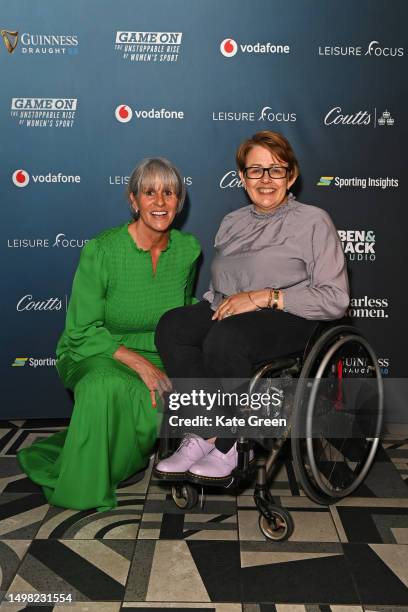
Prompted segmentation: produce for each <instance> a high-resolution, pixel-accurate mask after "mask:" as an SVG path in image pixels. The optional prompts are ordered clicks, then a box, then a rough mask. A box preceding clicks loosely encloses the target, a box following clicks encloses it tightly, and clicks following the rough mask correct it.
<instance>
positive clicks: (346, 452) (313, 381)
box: [156, 320, 384, 541]
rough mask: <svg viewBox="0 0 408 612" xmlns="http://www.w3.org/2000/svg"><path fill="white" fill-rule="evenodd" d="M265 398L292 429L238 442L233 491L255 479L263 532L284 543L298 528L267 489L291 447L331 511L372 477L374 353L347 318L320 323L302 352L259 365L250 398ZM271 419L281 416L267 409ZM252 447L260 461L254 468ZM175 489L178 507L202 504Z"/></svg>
mask: <svg viewBox="0 0 408 612" xmlns="http://www.w3.org/2000/svg"><path fill="white" fill-rule="evenodd" d="M260 392H261V393H268V394H269V395H271V394H272V393H276V392H278V393H279V394H280V396H281V398H282V401H281V403H280V407H279V414H280V415H281V416H282V415H285V416H287V418H286V419H285V421H286V423H287V424H286V426H285V428H284V429H283V430H280V431H279V436H277V437H272V438H271V437H257V439H256V440H255V441H254V440H252V439H249V438H246V437H242V436H241V437H239V438H238V440H237V450H238V465H237V468H236V469H235V470H234V471H233V472H232V474H231V481H230V483H229V484H228V488H236V489H238V490H239V489H240V488H242V486H243V485H244V484H246V483H248V481H249V480H250V479H251V478H253V477H254V476H255V488H254V501H255V505H256V508H257V509H258V511H259V528H260V530H261V532H262V534H263V535H264V536H265V537H266V538H267V539H270V540H274V541H283V540H286V539H288V538H289V537H290V536H291V534H292V533H293V530H294V522H293V519H292V516H291V514H290V512H289V511H288V510H287V509H285V508H283V507H281V506H279V505H278V504H277V503H276V501H275V500H274V498H273V497H272V494H271V492H270V488H269V483H270V481H271V477H272V475H273V471H274V467H275V465H276V463H277V460H278V458H279V456H280V455H281V453H282V450H283V449H284V447H286V448H287V447H288V445H289V443H290V448H291V454H292V460H293V467H294V472H295V476H296V479H297V481H298V483H299V484H300V485H301V487H302V489H303V491H304V493H305V495H307V496H308V497H309V498H310V499H311V500H312V501H313V502H315V503H317V504H321V505H330V504H333V503H336V502H337V501H338V500H340V499H341V498H343V497H346V496H348V495H350V494H351V493H353V492H354V491H355V490H356V489H357V488H358V487H359V486H360V485H361V484H362V482H363V481H364V479H365V477H366V476H367V474H368V472H369V470H370V467H371V466H372V464H373V461H374V459H375V455H376V452H377V449H378V445H379V442H380V436H381V431H382V425H383V412H384V391H383V384H382V378H381V371H380V368H379V365H378V360H377V357H376V355H375V353H374V351H373V349H372V347H371V346H370V344H369V343H368V341H367V340H366V338H365V337H364V336H363V334H362V333H361V332H360V331H359V330H357V329H356V328H355V327H353V326H352V325H350V322H349V321H348V320H342V321H334V322H320V323H318V324H317V326H316V328H315V330H314V332H313V334H312V335H311V337H310V338H309V340H308V342H307V345H306V347H305V349H304V350H303V351H302V352H301V353H296V354H289V355H284V356H282V357H279V358H277V359H273V360H272V361H270V362H269V363H263V364H257V366H256V367H255V370H254V374H253V377H252V378H251V380H250V383H249V392H248V395H249V397H251V396H252V395H253V394H254V393H260ZM250 408H251V407H250V406H249V407H248V409H249V410H250ZM267 414H268V415H269V416H277V413H276V412H275V413H274V414H272V415H271V411H270V410H269V412H268V411H267ZM168 442H169V441H168V440H166V439H164V440H163V443H162V445H161V448H160V447H159V451H158V455H159V458H163V457H165V456H166V455H167V454H169V447H168ZM254 444H256V446H257V447H260V449H261V453H262V455H263V456H261V457H260V458H258V459H257V460H256V463H255V462H251V464H250V461H249V457H250V449H251V448H252V446H253V445H254ZM254 465H255V467H254ZM156 476H158V477H160V479H161V480H166V477H163V475H160V476H159V474H157V473H156ZM171 484H172V497H173V500H174V502H175V504H176V505H177V506H178V507H179V508H182V509H185V510H188V509H191V508H193V507H194V506H195V505H196V504H197V501H198V489H197V486H196V484H194V479H193V480H191V481H182V482H171ZM208 484H209V485H211V484H213V483H212V482H211V481H210V482H209V483H208ZM214 484H215V483H214ZM223 486H225V485H223Z"/></svg>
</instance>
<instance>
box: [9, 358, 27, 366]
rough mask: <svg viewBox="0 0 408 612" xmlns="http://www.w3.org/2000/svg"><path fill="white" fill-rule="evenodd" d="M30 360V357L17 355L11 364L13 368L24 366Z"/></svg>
mask: <svg viewBox="0 0 408 612" xmlns="http://www.w3.org/2000/svg"><path fill="white" fill-rule="evenodd" d="M27 361H28V357H16V358H15V360H14V362H13V363H12V364H11V366H12V367H13V368H22V367H23V366H25V364H26V363H27Z"/></svg>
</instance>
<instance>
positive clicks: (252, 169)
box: [244, 166, 289, 179]
mask: <svg viewBox="0 0 408 612" xmlns="http://www.w3.org/2000/svg"><path fill="white" fill-rule="evenodd" d="M288 170H289V168H287V167H286V166H271V167H270V168H261V167H260V166H249V167H248V168H244V175H245V176H246V178H248V179H261V178H263V177H264V174H265V172H267V173H268V174H269V177H270V178H271V179H283V178H285V177H286V176H287V174H288Z"/></svg>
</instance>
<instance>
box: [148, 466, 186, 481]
mask: <svg viewBox="0 0 408 612" xmlns="http://www.w3.org/2000/svg"><path fill="white" fill-rule="evenodd" d="M186 474H187V472H160V471H159V470H156V469H155V468H153V475H154V476H156V478H157V479H158V480H167V481H168V482H180V481H181V480H185V479H186Z"/></svg>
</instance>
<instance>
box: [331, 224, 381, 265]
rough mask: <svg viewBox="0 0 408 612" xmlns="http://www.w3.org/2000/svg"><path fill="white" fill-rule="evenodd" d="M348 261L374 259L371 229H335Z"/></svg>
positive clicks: (373, 237)
mask: <svg viewBox="0 0 408 612" xmlns="http://www.w3.org/2000/svg"><path fill="white" fill-rule="evenodd" d="M337 233H338V235H339V238H340V240H341V244H342V247H343V251H344V254H345V255H346V257H347V259H348V260H349V261H375V233H374V232H373V231H372V230H337Z"/></svg>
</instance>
